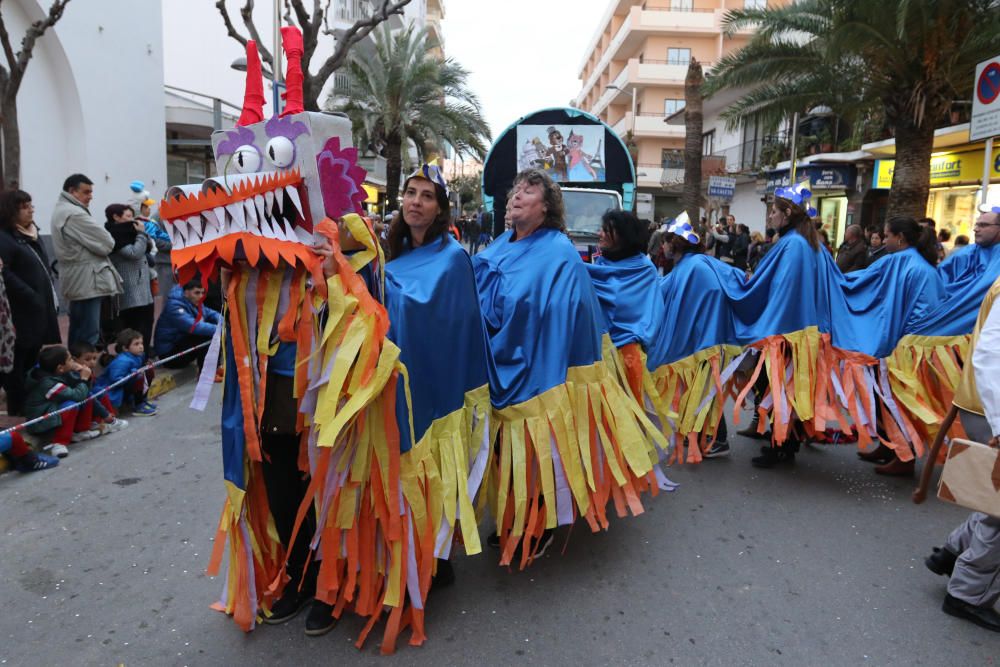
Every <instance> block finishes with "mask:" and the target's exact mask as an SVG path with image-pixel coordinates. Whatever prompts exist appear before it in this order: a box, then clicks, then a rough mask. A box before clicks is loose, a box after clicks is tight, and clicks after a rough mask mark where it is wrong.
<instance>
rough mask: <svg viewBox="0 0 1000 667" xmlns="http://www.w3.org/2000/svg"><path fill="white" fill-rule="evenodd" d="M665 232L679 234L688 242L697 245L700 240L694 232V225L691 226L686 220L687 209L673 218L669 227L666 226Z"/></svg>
mask: <svg viewBox="0 0 1000 667" xmlns="http://www.w3.org/2000/svg"><path fill="white" fill-rule="evenodd" d="M667 233H668V234H673V235H674V236H679V237H681V238H682V239H684V240H685V241H687V242H688V243H692V244H694V245H697V244H698V242H699V241H701V237H700V236H698V234H696V233H695V231H694V227H692V226H691V223H690V222H688V214H687V211H684V212H682V213H681V214H680V215H678V216H677V217H676V218H674V221H673V222H672V223H670V226H669V227H667Z"/></svg>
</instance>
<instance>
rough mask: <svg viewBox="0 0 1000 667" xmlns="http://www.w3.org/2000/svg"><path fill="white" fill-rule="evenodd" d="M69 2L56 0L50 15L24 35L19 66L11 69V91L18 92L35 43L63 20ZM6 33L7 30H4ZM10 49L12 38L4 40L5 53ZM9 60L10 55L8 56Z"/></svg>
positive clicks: (18, 58)
mask: <svg viewBox="0 0 1000 667" xmlns="http://www.w3.org/2000/svg"><path fill="white" fill-rule="evenodd" d="M68 3H69V0H54V1H53V3H52V6H51V7H49V13H48V15H46V17H45V18H43V19H41V20H39V21H35V22H34V23H32V24H31V25H30V26H28V29H27V30H26V31H25V33H24V39H23V40H21V50H20V51H18V52H17V64H16V66H13V65H12V66H11V69H10V82H9V85H10V89H9V90H8V94H9V92H10V90H13V91H15V92H16V91H17V89H18V88H19V87H20V86H21V79H23V78H24V71H25V70H26V69H27V68H28V62H29V61H30V60H31V56H32V53H33V52H34V50H35V42H37V41H38V38H39V37H41V36H42V35H44V34H45V31H46V30H48V29H49V28H51V27H52V26H54V25H55V24H56V22H57V21H58V20H59V19H61V18H62V15H63V11H65V9H66V5H67V4H68ZM4 32H5V33H6V29H5V30H4ZM9 48H10V38H9V37H8V38H7V39H5V40H4V52H5V53H6V52H7V50H8V49H9ZM7 57H8V59H9V58H10V55H9V53H8V55H7Z"/></svg>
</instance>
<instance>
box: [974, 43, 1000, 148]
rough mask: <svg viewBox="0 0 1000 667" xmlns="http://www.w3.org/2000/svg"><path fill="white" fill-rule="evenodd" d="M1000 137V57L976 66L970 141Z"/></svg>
mask: <svg viewBox="0 0 1000 667" xmlns="http://www.w3.org/2000/svg"><path fill="white" fill-rule="evenodd" d="M998 135H1000V56H996V57H994V58H990V59H989V60H986V61H984V62H981V63H979V64H978V65H976V82H975V89H974V91H973V93H972V118H971V124H970V128H969V140H970V141H979V140H981V139H989V138H990V137H995V136H998Z"/></svg>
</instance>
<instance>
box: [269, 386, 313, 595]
mask: <svg viewBox="0 0 1000 667" xmlns="http://www.w3.org/2000/svg"><path fill="white" fill-rule="evenodd" d="M267 391H268V393H269V394H271V395H270V396H267V397H265V408H264V415H263V417H262V419H261V449H262V450H263V454H264V463H263V471H264V486H265V487H266V488H267V502H268V504H269V505H270V506H271V515H272V516H273V517H274V525H275V528H276V529H277V531H278V537H279V539H280V540H281V544H282V546H284V547H285V549H286V550H288V564H287V565H286V566H285V572H286V573H287V574H288V576H289V577H291V580H292V581H291V584H290V585H291V586H294V587H296V588H297V587H298V585H299V582H300V580H301V579H302V575H303V570H304V568H305V563H306V559H307V558H308V556H309V542H310V541H311V540H312V537H313V534H314V533H315V532H316V515H315V512H314V510H313V509H312V508H310V510H309V513H308V514H307V515H306V517H305V519H304V520H303V522H302V526H300V527H299V533H298V535H297V536H296V538H295V544H294V545H291V548H290V549H289V544H290V543H291V541H292V530H293V529H294V527H295V517H296V516H297V515H298V512H299V506H301V505H302V500H303V499H304V498H305V495H306V490H307V489H308V487H309V476H308V475H307V474H305V473H303V472H302V471H301V470H299V446H300V437H299V435H298V434H295V433H292V432H291V431H292V428H290V425H289V423H288V416H289V414H291V415H294V414H295V398H294V397H293V396H292V391H291V383H290V382H288V381H287V380H285V379H284V378H280V376H275V375H273V374H268V382H267ZM272 392H281V395H280V396H275V395H274V394H273V393H272ZM289 407H290V408H291V411H290V413H289V410H288V408H289ZM318 572H319V569H318V567H317V566H312V567H310V568H309V576H308V577H307V578H306V581H303V582H302V590H303V591H307V592H310V593H311V592H312V591H314V590H315V589H316V575H317V573H318Z"/></svg>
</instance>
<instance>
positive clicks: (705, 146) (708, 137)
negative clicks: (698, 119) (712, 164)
mask: <svg viewBox="0 0 1000 667" xmlns="http://www.w3.org/2000/svg"><path fill="white" fill-rule="evenodd" d="M701 154H702V155H715V130H712V131H711V132H706V133H705V134H703V135H701Z"/></svg>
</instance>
